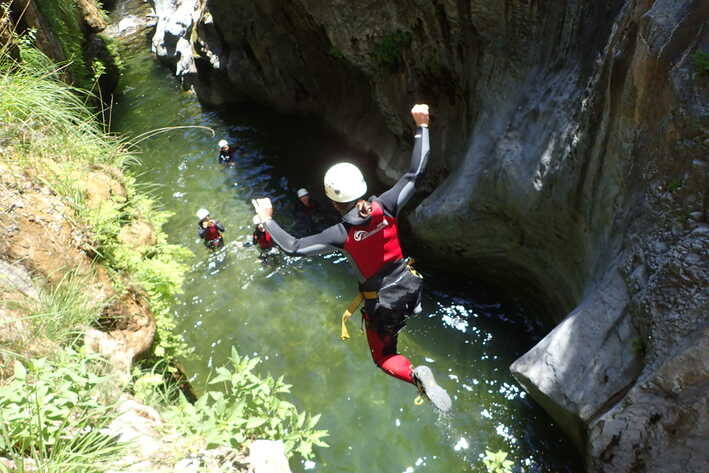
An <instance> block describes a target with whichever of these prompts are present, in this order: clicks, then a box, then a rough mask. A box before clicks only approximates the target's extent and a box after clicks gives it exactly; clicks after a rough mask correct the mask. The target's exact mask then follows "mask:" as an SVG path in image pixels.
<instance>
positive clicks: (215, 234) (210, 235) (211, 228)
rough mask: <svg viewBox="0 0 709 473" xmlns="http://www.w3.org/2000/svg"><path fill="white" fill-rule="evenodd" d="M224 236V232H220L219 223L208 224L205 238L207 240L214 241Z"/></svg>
mask: <svg viewBox="0 0 709 473" xmlns="http://www.w3.org/2000/svg"><path fill="white" fill-rule="evenodd" d="M221 237H222V234H221V233H219V229H218V228H217V225H216V224H215V223H211V224H209V225H208V226H207V228H206V229H205V232H204V239H205V240H207V241H212V240H218V239H219V238H221Z"/></svg>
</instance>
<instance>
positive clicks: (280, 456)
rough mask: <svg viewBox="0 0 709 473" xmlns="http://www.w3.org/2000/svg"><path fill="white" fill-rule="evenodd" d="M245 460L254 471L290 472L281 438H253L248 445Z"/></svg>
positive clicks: (259, 472) (267, 472)
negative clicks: (247, 453) (247, 454)
mask: <svg viewBox="0 0 709 473" xmlns="http://www.w3.org/2000/svg"><path fill="white" fill-rule="evenodd" d="M247 462H248V463H249V464H250V465H251V468H252V469H253V472H254V473H291V469H290V466H288V458H287V457H286V450H285V445H283V441H281V440H254V441H253V442H251V444H250V445H249V456H248V457H247Z"/></svg>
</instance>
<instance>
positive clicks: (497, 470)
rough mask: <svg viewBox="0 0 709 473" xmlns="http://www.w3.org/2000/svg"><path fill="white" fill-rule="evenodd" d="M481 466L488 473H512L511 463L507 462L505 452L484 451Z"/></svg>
mask: <svg viewBox="0 0 709 473" xmlns="http://www.w3.org/2000/svg"><path fill="white" fill-rule="evenodd" d="M483 464H484V465H485V468H487V472H488V473H512V462H511V461H510V460H507V452H505V451H503V450H498V451H497V452H491V451H490V450H485V457H484V458H483Z"/></svg>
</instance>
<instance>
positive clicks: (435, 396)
mask: <svg viewBox="0 0 709 473" xmlns="http://www.w3.org/2000/svg"><path fill="white" fill-rule="evenodd" d="M413 375H414V384H416V387H417V388H418V390H419V392H420V393H421V394H423V395H424V396H426V397H427V398H428V399H429V400H430V401H431V402H432V403H433V405H434V406H436V407H437V408H438V409H440V410H441V411H443V412H446V411H448V410H449V409H450V408H451V398H450V396H449V395H448V393H447V392H446V390H445V389H443V388H442V387H440V386H439V385H438V383H436V380H435V378H434V377H433V372H432V371H431V368H429V367H428V366H426V365H421V366H417V367H416V368H414V370H413Z"/></svg>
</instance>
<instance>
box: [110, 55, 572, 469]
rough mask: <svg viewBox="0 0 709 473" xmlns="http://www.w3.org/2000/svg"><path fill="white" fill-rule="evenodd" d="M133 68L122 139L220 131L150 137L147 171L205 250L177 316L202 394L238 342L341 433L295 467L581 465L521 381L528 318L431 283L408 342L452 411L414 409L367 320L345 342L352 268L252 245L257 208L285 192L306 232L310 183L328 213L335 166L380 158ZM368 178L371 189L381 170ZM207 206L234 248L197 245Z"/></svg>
mask: <svg viewBox="0 0 709 473" xmlns="http://www.w3.org/2000/svg"><path fill="white" fill-rule="evenodd" d="M125 61H126V65H127V70H126V72H125V77H124V79H125V83H126V85H125V87H124V93H123V95H122V97H121V98H120V99H119V101H118V103H117V104H116V106H115V108H114V113H113V123H114V127H115V129H116V130H117V131H118V132H120V133H122V134H124V135H127V136H128V137H131V136H137V135H139V134H140V133H143V132H145V131H148V130H150V129H155V128H160V127H165V126H182V125H200V126H207V127H211V128H212V129H214V130H215V132H216V136H212V135H211V134H210V133H206V132H205V131H204V130H202V129H180V130H174V131H171V132H169V133H166V134H163V135H158V136H156V137H154V138H151V139H149V140H146V141H145V142H143V143H141V151H142V156H141V160H142V164H141V166H140V168H139V169H137V171H138V172H140V173H141V174H140V181H141V182H143V183H146V184H157V186H156V187H155V189H154V193H155V195H156V197H158V198H159V199H160V200H161V202H162V203H164V206H165V208H166V209H167V210H170V211H171V212H173V213H174V216H173V217H172V218H171V219H170V220H169V222H168V223H167V224H166V226H165V229H166V231H167V233H168V235H169V239H170V241H171V242H173V243H177V244H181V245H184V246H186V247H188V248H190V249H191V250H192V251H193V252H194V253H195V258H194V260H193V261H192V262H191V264H192V269H191V271H190V272H189V273H188V274H187V277H186V281H185V284H184V294H182V295H181V296H180V298H179V301H178V303H177V304H176V306H175V307H174V313H175V316H176V318H177V320H178V323H179V330H181V331H182V333H183V334H184V336H185V338H186V339H187V341H188V342H189V343H190V344H191V345H193V346H195V347H196V349H197V357H195V358H194V359H190V360H185V366H186V368H187V369H188V371H189V372H191V373H194V374H195V380H194V384H195V386H196V387H197V388H199V386H200V383H202V382H203V381H204V379H205V377H206V376H208V374H209V372H210V371H211V370H212V369H213V368H214V367H215V366H218V365H220V364H222V363H224V362H225V360H226V359H227V357H228V354H229V351H230V349H231V347H232V346H235V347H237V349H238V350H239V352H240V353H242V354H246V355H257V356H259V357H261V358H262V360H263V364H262V372H264V373H265V372H270V373H273V374H274V375H280V374H283V375H284V376H285V378H286V380H287V381H288V382H289V383H290V384H293V385H294V386H293V389H292V393H293V402H294V403H295V404H296V405H297V406H298V407H299V408H304V409H307V410H309V411H311V412H320V413H322V415H323V416H322V420H321V423H320V427H321V428H326V429H328V430H329V431H330V437H329V438H328V439H327V440H328V443H329V444H330V445H331V447H330V448H323V449H318V450H317V458H316V459H315V461H314V462H298V461H296V460H293V461H291V466H292V468H293V470H294V471H296V472H303V471H320V472H328V473H330V472H335V473H344V472H357V473H363V472H387V473H389V472H403V473H414V472H418V473H423V472H430V473H440V472H468V471H470V472H484V471H485V468H484V466H483V464H482V462H481V456H482V455H484V452H485V450H486V449H490V450H498V449H502V450H505V451H508V452H510V459H511V460H513V461H514V463H515V465H516V467H515V471H516V472H522V471H524V472H548V473H551V472H554V473H558V472H579V471H581V466H580V463H579V462H578V460H577V459H575V454H574V450H573V448H572V446H571V444H570V442H568V441H567V440H566V439H565V438H564V437H563V436H562V435H561V434H560V433H559V431H558V430H557V428H556V427H555V426H554V425H553V424H552V422H551V420H550V419H549V418H548V417H547V416H546V415H545V414H544V413H543V412H542V411H541V410H540V409H539V408H538V407H537V406H536V405H535V404H534V403H533V402H532V401H531V400H530V399H529V397H528V396H527V395H526V394H525V393H524V392H523V391H522V390H521V388H520V387H519V386H518V385H517V384H516V383H515V381H514V380H513V379H512V377H511V376H510V374H509V370H508V366H509V364H510V363H511V362H512V361H513V360H514V359H515V358H516V357H517V356H519V355H520V354H522V353H523V352H524V351H525V350H527V349H528V348H529V347H530V346H531V345H532V344H533V342H534V340H535V339H537V338H539V337H540V336H541V335H543V329H542V328H540V327H538V326H536V325H535V324H533V323H530V322H529V320H531V319H532V318H531V317H528V316H527V315H526V314H525V312H524V310H523V309H521V308H519V307H513V306H506V305H505V304H503V303H502V302H501V300H500V299H496V298H495V297H494V296H490V295H489V294H479V293H478V291H477V289H475V288H471V287H466V286H465V285H464V284H462V282H461V281H459V280H454V281H447V280H446V279H445V278H446V276H445V275H444V274H441V273H432V274H427V282H426V292H425V301H424V311H423V313H422V314H421V315H420V316H417V317H414V318H412V319H411V321H410V323H409V326H408V327H407V329H406V330H405V331H404V332H402V334H401V336H400V338H399V347H400V351H401V352H403V353H404V354H407V355H410V356H411V359H412V362H413V363H414V364H421V363H426V364H429V365H430V366H431V367H432V368H433V369H434V371H435V372H436V374H437V377H438V378H439V382H440V383H441V384H442V385H443V386H444V387H446V388H447V389H448V390H449V392H450V393H451V394H452V396H453V398H454V408H453V410H452V413H451V414H450V415H447V416H439V415H438V414H437V413H436V412H435V411H434V410H433V409H432V408H431V407H430V406H429V405H423V406H416V405H414V403H413V400H414V398H415V396H416V393H415V389H414V388H413V387H411V386H409V385H405V384H404V383H401V382H399V381H396V380H394V379H392V378H389V377H388V376H386V375H385V374H383V373H382V372H380V371H379V370H378V369H376V368H375V367H374V364H373V363H372V361H371V359H370V356H369V352H368V348H367V345H366V340H365V338H364V336H363V335H362V333H361V332H360V331H359V330H358V329H357V327H358V324H359V317H356V316H355V317H353V318H352V323H351V327H350V331H351V333H352V340H351V341H350V342H348V343H343V342H341V341H339V338H338V335H339V317H340V315H341V313H342V311H343V310H344V308H345V307H346V305H347V303H348V301H349V300H350V299H351V298H352V297H353V296H354V295H355V291H356V284H355V278H354V273H353V271H352V269H351V268H350V267H349V264H348V262H347V260H346V258H344V257H343V256H342V255H340V254H329V255H326V256H322V257H313V258H290V257H287V256H284V255H282V256H280V257H278V258H274V259H273V260H271V261H270V262H267V263H266V264H264V263H263V262H262V261H261V260H259V259H258V257H257V251H256V249H255V248H253V247H251V248H239V247H238V242H243V241H247V240H248V239H250V235H251V232H252V230H253V229H252V223H251V217H252V215H253V210H252V208H251V205H250V200H251V199H252V198H254V197H257V196H269V197H271V198H272V199H273V200H274V202H275V204H274V206H275V208H276V214H277V218H278V220H279V222H280V223H282V225H283V226H284V227H286V228H290V229H297V228H298V225H297V224H298V222H297V220H298V219H297V216H296V215H297V214H296V212H295V208H296V207H295V206H296V198H295V192H296V189H298V188H299V187H307V188H309V189H310V190H311V192H312V193H313V194H314V196H315V198H316V199H318V200H320V202H321V203H322V204H325V202H326V201H325V197H324V195H323V194H322V190H321V181H320V179H321V178H322V175H323V174H324V171H325V169H326V168H327V167H328V166H329V165H330V164H332V163H333V162H336V161H339V160H340V159H342V158H343V157H346V158H348V159H352V160H354V161H355V162H358V163H360V164H366V163H370V162H372V161H371V160H370V159H369V157H368V156H367V155H364V154H362V153H358V152H356V150H354V149H352V148H351V147H349V146H347V145H346V144H345V143H344V142H343V140H342V139H341V137H339V136H338V135H336V134H334V133H331V132H328V131H327V130H326V129H325V128H324V127H323V126H322V124H320V123H318V122H317V121H315V120H304V119H302V118H297V119H296V118H294V117H287V116H281V115H278V114H276V113H274V112H272V111H268V110H264V109H260V108H256V107H243V106H238V107H236V106H234V107H230V108H229V109H224V110H205V109H203V108H202V107H201V106H200V105H199V104H198V103H197V101H196V100H195V98H194V96H193V95H191V94H188V93H185V92H182V91H180V89H179V87H178V86H177V84H176V83H175V80H174V79H173V78H172V77H171V76H170V73H169V71H167V70H166V69H163V68H162V67H159V66H158V65H157V64H156V63H155V62H154V61H153V59H152V58H151V57H150V56H149V54H148V53H147V52H143V51H138V52H136V51H133V52H131V53H130V54H129V55H127V56H126V58H125ZM222 137H225V138H227V139H228V140H230V141H231V142H233V143H235V144H236V145H237V146H238V148H239V151H238V156H237V159H236V163H235V165H234V166H232V167H223V166H221V165H219V164H218V163H217V146H216V142H217V141H218V140H219V139H220V138H222ZM433 139H435V130H434V136H433ZM365 168H366V170H365V174H366V175H367V176H368V178H370V182H371V176H373V175H374V171H373V169H372V168H371V166H365ZM370 191H371V192H372V193H378V192H379V191H381V186H380V185H378V184H374V185H373V188H372V189H370ZM200 207H206V208H208V209H209V210H210V211H211V212H212V214H213V215H214V216H215V217H216V218H218V219H219V220H221V221H222V223H224V224H225V226H226V233H225V238H226V241H227V245H226V247H225V248H224V249H223V251H222V252H219V253H217V254H211V255H210V254H208V252H207V251H206V249H205V248H204V247H203V246H202V244H201V243H200V241H199V240H198V239H197V236H196V218H195V217H194V214H195V211H196V210H197V209H198V208H200ZM535 319H536V317H535Z"/></svg>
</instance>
